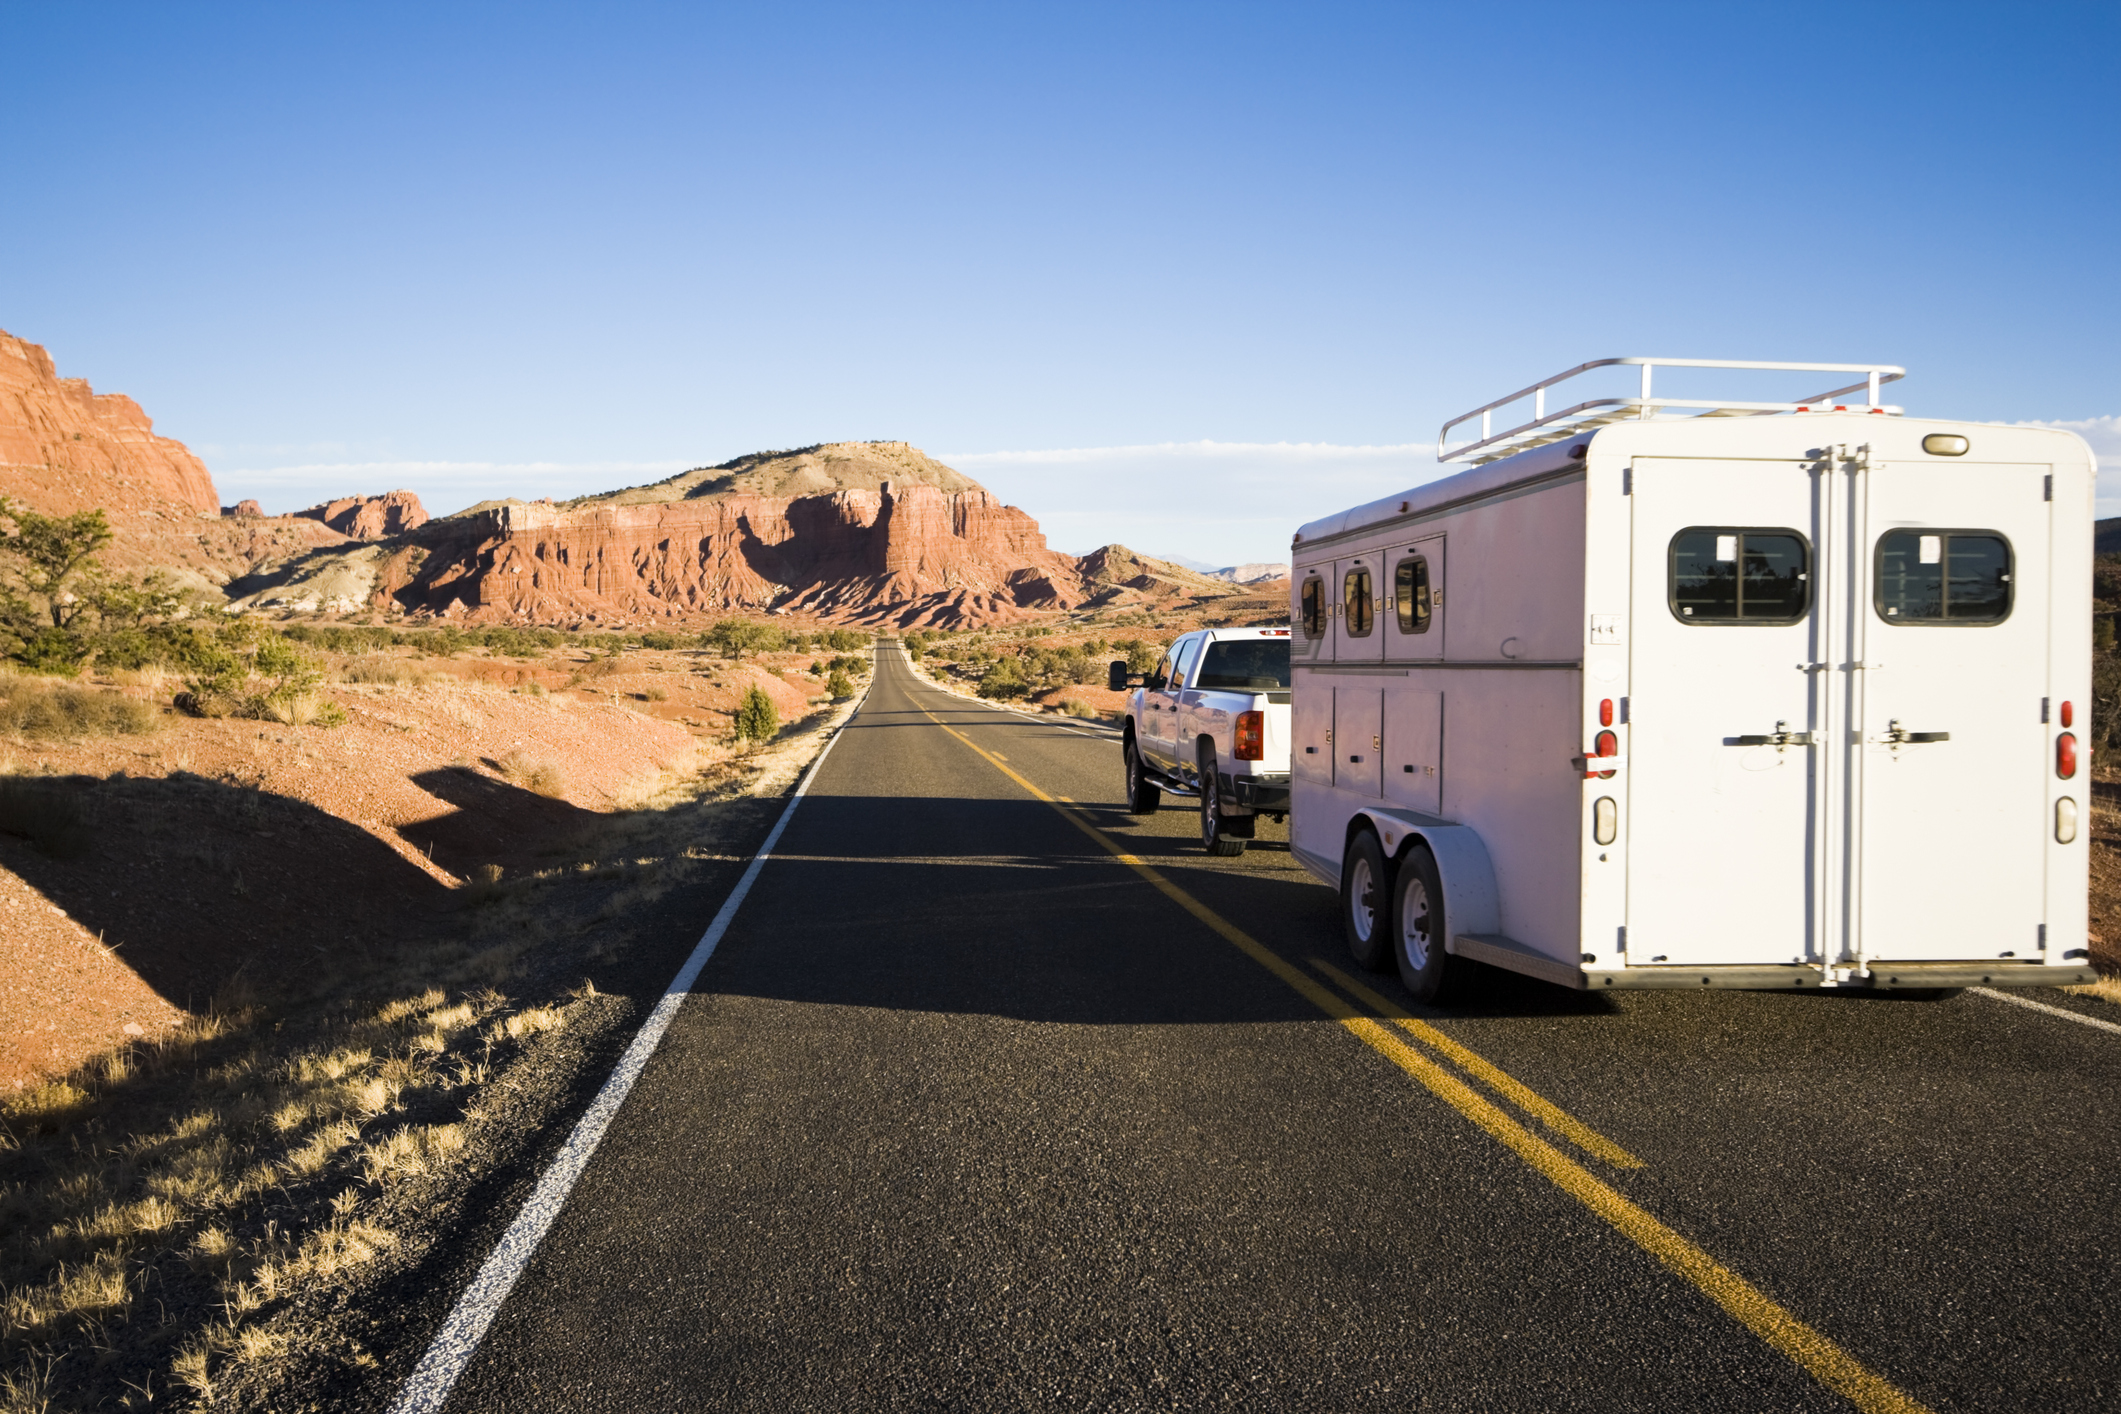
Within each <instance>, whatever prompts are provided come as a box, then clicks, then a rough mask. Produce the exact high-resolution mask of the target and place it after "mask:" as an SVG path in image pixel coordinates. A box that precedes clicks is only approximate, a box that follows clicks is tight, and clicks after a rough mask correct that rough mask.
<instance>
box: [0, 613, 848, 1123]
mask: <svg viewBox="0 0 2121 1414" xmlns="http://www.w3.org/2000/svg"><path fill="white" fill-rule="evenodd" d="M812 656H813V655H810V654H778V655H773V657H772V658H771V660H770V661H761V660H759V659H751V660H747V661H745V662H743V663H730V662H725V661H723V660H721V659H718V658H709V657H706V656H704V655H702V654H698V653H681V652H673V653H649V652H630V653H627V654H625V655H623V656H622V657H621V658H620V659H618V660H615V661H614V660H609V659H594V660H588V661H584V655H581V654H573V655H568V656H555V657H553V658H546V659H532V660H514V659H495V658H488V657H463V658H450V659H433V658H428V659H417V658H405V657H387V658H386V657H384V656H383V655H373V656H370V657H366V658H355V659H347V660H342V662H341V664H340V668H341V670H342V673H345V674H347V675H353V676H360V675H362V674H363V673H365V674H366V675H367V676H369V677H371V678H374V677H380V676H384V675H385V674H384V673H383V672H379V671H378V667H379V665H388V668H389V671H391V672H398V673H402V674H403V675H404V679H405V680H402V681H397V682H377V681H370V682H345V683H339V684H334V685H333V686H332V687H331V688H330V690H329V695H330V696H331V697H332V698H334V699H335V700H336V701H338V702H339V703H340V704H341V705H342V706H344V707H345V708H346V710H347V712H348V715H349V720H348V722H347V723H346V724H345V725H343V726H339V727H335V728H324V727H315V726H309V727H294V726H285V725H282V724H279V723H276V722H258V721H244V720H236V719H222V720H198V719H194V718H189V717H184V716H180V715H177V714H175V713H174V712H172V711H171V710H169V709H168V707H167V706H166V703H167V701H168V690H169V688H170V686H173V684H166V683H159V682H156V681H154V680H152V679H149V680H147V681H141V680H138V679H135V680H133V681H131V682H129V683H127V684H126V685H124V686H122V687H114V688H113V689H111V690H115V691H123V692H126V693H129V694H131V695H135V696H150V695H151V696H153V697H154V699H155V700H158V701H159V702H161V703H162V704H164V705H163V706H162V708H161V716H160V718H159V725H158V728H157V730H155V731H153V732H150V733H148V734H146V735H142V736H118V737H105V738H95V739H88V740H82V741H73V742H50V741H34V742H33V741H25V740H20V739H17V740H13V741H0V772H7V773H11V774H14V775H18V776H28V777H32V778H47V779H48V780H49V783H50V784H51V785H53V786H57V787H60V788H62V789H63V790H64V791H65V792H66V793H67V794H68V795H69V796H70V797H71V798H73V799H74V800H76V801H77V802H79V804H80V806H81V808H82V810H83V812H84V815H85V821H86V829H85V830H84V831H83V832H82V835H83V838H84V839H85V847H80V846H76V848H74V849H71V850H60V851H56V852H54V851H50V850H48V849H46V848H40V847H39V846H38V845H37V844H35V843H33V842H32V840H31V839H29V838H25V837H23V836H22V835H18V834H8V833H0V945H4V949H5V956H6V961H7V965H6V967H5V969H4V981H0V1087H5V1088H10V1089H19V1088H21V1087H22V1086H23V1085H25V1084H27V1083H30V1082H32V1081H34V1080H36V1079H39V1078H42V1077H47V1076H55V1075H61V1074H65V1073H67V1072H68V1071H71V1070H72V1069H74V1068H75V1067H76V1066H78V1065H80V1064H81V1063H82V1062H84V1061H86V1060H87V1059H88V1058H89V1057H91V1056H93V1055H95V1054H96V1053H98V1052H99V1051H102V1050H103V1049H105V1048H107V1047H108V1046H110V1045H113V1044H115V1043H117V1042H118V1041H121V1040H123V1039H124V1038H125V1037H126V1036H127V1035H134V1034H138V1035H146V1036H153V1035H155V1034H158V1033H159V1032H161V1031H163V1030H165V1029H167V1028H169V1027H170V1026H172V1025H174V1024H176V1023H177V1022H178V1021H180V1020H181V1019H182V1018H183V1016H184V1014H185V1012H186V1011H187V1010H189V1011H194V1012H196V1011H199V1010H203V1009H205V1008H207V1007H209V1006H210V1005H212V1004H213V999H214V997H215V996H216V994H217V993H222V992H224V991H226V990H227V989H229V988H231V987H232V986H233V987H236V988H239V989H242V988H247V989H249V990H251V991H261V992H271V991H272V990H274V989H275V987H276V984H277V981H278V980H279V979H282V978H285V977H287V976H289V975H296V974H299V973H300V972H301V970H302V969H305V968H315V967H317V966H319V965H321V964H324V963H328V962H335V961H343V960H345V955H347V954H351V955H352V957H353V958H354V959H355V960H359V959H362V958H365V957H366V956H368V955H370V954H373V953H375V952H376V951H377V950H382V949H393V948H400V947H404V946H417V945H418V944H419V941H420V940H421V939H424V938H428V937H431V936H434V935H435V934H436V932H437V930H438V928H444V927H446V926H447V925H448V922H449V918H450V916H451V915H452V914H454V913H456V912H457V911H459V910H461V909H462V908H464V907H465V906H466V899H467V891H466V887H465V885H466V881H467V880H472V879H475V878H477V877H478V876H479V875H480V874H481V871H482V870H485V869H487V868H488V867H490V866H498V867H499V868H500V869H501V870H502V871H503V874H504V876H505V877H507V878H509V879H514V878H518V877H520V876H522V875H524V874H527V873H535V872H539V871H542V870H548V869H553V868H568V867H579V860H578V858H577V856H579V855H580V854H581V846H582V841H584V840H585V839H593V838H595V835H596V828H597V825H598V822H599V821H600V820H602V819H604V818H608V817H609V816H611V815H612V814H613V813H614V812H620V811H624V810H626V809H628V808H630V807H631V806H633V805H634V804H635V803H636V802H638V801H641V800H644V799H645V798H647V797H648V796H649V795H652V794H653V793H654V792H655V791H656V790H657V789H659V788H661V787H663V786H666V785H668V784H669V783H670V782H671V781H673V780H675V779H678V778H681V777H685V776H689V775H691V774H693V773H695V772H697V771H699V770H701V769H702V768H711V767H713V766H714V765H715V764H716V763H717V762H722V761H726V760H728V759H729V758H731V757H732V756H733V755H734V754H735V753H734V748H733V747H732V746H731V745H730V744H729V739H728V721H729V714H730V713H732V712H733V711H734V709H735V706H736V704H737V702H738V701H739V700H740V698H741V697H742V695H743V693H744V691H745V690H746V689H747V688H748V687H750V686H752V685H754V684H756V685H758V686H760V687H761V688H763V690H764V691H765V692H766V693H767V695H768V696H769V697H770V698H772V699H773V701H774V704H775V707H776V709H777V710H778V712H779V714H780V717H781V720H782V721H783V722H794V721H797V720H799V719H801V718H803V717H804V716H805V715H806V714H808V713H810V712H812V711H815V710H819V709H820V708H821V706H822V704H821V703H820V702H819V701H818V699H820V698H821V696H822V691H823V689H822V685H821V684H820V683H819V682H818V681H817V680H816V679H812V678H809V677H808V676H807V675H806V674H804V673H803V672H801V671H800V669H801V668H803V667H805V666H807V664H808V662H809V661H810V658H811V657H812ZM364 664H365V665H366V666H365V668H364V667H363V665H364ZM591 674H594V675H593V676H592V675H591ZM570 683H571V684H572V685H571V686H570ZM49 778H58V779H56V780H50V779H49ZM132 1026H136V1027H138V1028H140V1030H139V1031H138V1032H132V1031H129V1030H128V1029H127V1028H128V1027H132Z"/></svg>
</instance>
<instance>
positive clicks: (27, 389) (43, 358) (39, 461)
mask: <svg viewBox="0 0 2121 1414" xmlns="http://www.w3.org/2000/svg"><path fill="white" fill-rule="evenodd" d="M0 467H5V468H6V469H7V471H8V472H9V473H11V474H10V475H9V477H8V480H9V481H10V482H11V483H13V482H28V483H33V484H34V485H35V487H36V491H37V497H36V498H37V500H38V502H39V504H38V507H37V508H38V509H39V510H43V511H46V512H48V513H59V512H71V511H77V510H90V509H93V508H94V507H96V506H99V505H104V504H106V499H105V496H104V494H103V493H105V492H106V491H107V490H108V489H122V490H123V491H124V492H126V493H127V495H126V499H127V500H128V501H131V502H134V503H138V504H155V505H158V506H161V507H166V508H167V509H169V510H173V511H177V512H179V513H181V512H183V511H190V512H191V513H192V514H194V515H218V514H219V513H220V507H221V502H220V500H219V498H217V497H216V496H215V495H214V482H213V478H212V477H211V476H209V475H207V471H206V465H205V463H203V462H201V461H200V460H199V459H198V458H197V457H195V456H193V455H192V454H191V452H190V450H189V449H188V448H186V447H185V445H184V444H183V443H182V442H178V441H174V440H172V439H170V438H168V437H157V436H156V435H155V431H154V424H153V423H152V422H150V421H149V420H148V416H147V414H146V413H144V412H142V411H141V410H140V405H139V404H138V403H136V402H134V401H133V400H132V399H131V398H128V397H126V396H125V395H124V394H123V393H101V394H99V393H96V392H94V391H92V390H91V389H90V388H89V386H88V380H87V379H85V378H61V377H60V376H59V374H58V370H57V369H56V368H54V367H53V366H52V359H51V355H50V354H48V353H46V352H45V351H44V350H43V349H42V348H40V347H38V346H37V345H36V344H31V343H25V342H23V341H22V340H20V339H17V338H15V337H14V336H13V335H11V334H7V333H5V332H0ZM14 473H33V475H30V476H21V475H16V474H14ZM19 494H21V495H22V496H23V499H25V500H29V499H31V491H30V486H29V485H24V486H23V488H22V490H21V491H20V493H19Z"/></svg>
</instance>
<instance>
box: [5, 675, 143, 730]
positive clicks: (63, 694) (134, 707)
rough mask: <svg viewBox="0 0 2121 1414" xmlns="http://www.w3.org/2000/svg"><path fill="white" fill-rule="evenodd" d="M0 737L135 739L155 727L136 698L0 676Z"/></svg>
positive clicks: (91, 689)
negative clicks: (102, 737) (124, 737)
mask: <svg viewBox="0 0 2121 1414" xmlns="http://www.w3.org/2000/svg"><path fill="white" fill-rule="evenodd" d="M0 694H5V695H4V696H0V733H5V734H7V735H9V736H20V737H29V738H31V739H51V738H66V739H71V738H75V737H86V736H136V735H138V734H140V733H142V732H151V731H153V730H154V729H155V728H156V726H158V725H159V724H160V721H161V718H160V717H159V716H158V715H157V714H156V712H155V709H154V708H153V707H151V706H149V705H148V704H147V703H145V702H143V701H141V700H140V699H139V698H137V697H127V696H125V695H124V694H123V693H119V692H103V691H100V690H98V689H96V688H93V687H71V686H67V685H65V684H61V683H46V682H40V681H38V680H37V679H35V678H0Z"/></svg>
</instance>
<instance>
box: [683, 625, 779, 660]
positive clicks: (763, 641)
mask: <svg viewBox="0 0 2121 1414" xmlns="http://www.w3.org/2000/svg"><path fill="white" fill-rule="evenodd" d="M700 646H701V647H702V648H711V649H714V650H715V651H717V652H719V653H720V654H721V655H722V656H723V657H724V658H741V657H743V656H744V655H745V654H747V653H777V652H779V651H781V650H782V649H784V648H786V647H787V646H788V633H787V631H786V630H785V629H783V628H781V626H780V625H778V624H762V623H754V622H753V621H751V620H750V619H723V620H722V621H721V622H719V623H717V624H716V625H715V626H714V627H713V628H710V629H708V630H707V632H706V633H704V634H702V635H701V636H700Z"/></svg>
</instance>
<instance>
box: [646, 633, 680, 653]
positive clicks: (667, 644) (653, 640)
mask: <svg viewBox="0 0 2121 1414" xmlns="http://www.w3.org/2000/svg"><path fill="white" fill-rule="evenodd" d="M641 646H642V647H643V648H653V649H655V650H656V651H657V652H659V653H667V652H669V651H670V650H671V649H673V648H676V647H677V646H678V636H677V635H676V634H674V633H664V632H662V631H661V630H657V631H656V632H654V633H644V634H642V635H641Z"/></svg>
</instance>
